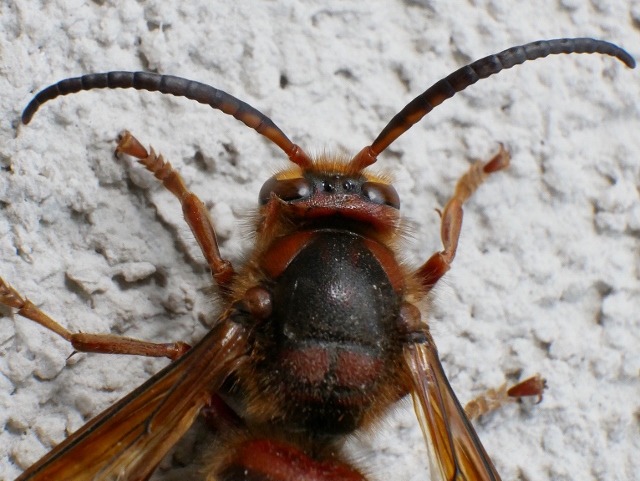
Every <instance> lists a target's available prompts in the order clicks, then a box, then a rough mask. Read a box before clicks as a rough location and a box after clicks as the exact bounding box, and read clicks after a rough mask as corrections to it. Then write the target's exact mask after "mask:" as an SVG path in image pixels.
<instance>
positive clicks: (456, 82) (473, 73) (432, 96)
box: [351, 38, 636, 171]
mask: <svg viewBox="0 0 640 481" xmlns="http://www.w3.org/2000/svg"><path fill="white" fill-rule="evenodd" d="M561 53H567V54H569V53H601V54H605V55H611V56H612V57H616V58H617V59H618V60H620V61H622V62H623V63H624V64H625V65H626V66H627V67H629V68H635V66H636V62H635V60H634V59H633V57H631V55H629V54H628V53H627V52H626V51H624V50H622V49H621V48H620V47H617V46H616V45H613V44H612V43H609V42H603V41H601V40H594V39H592V38H561V39H555V40H540V41H537V42H532V43H527V44H525V45H520V46H517V47H511V48H509V49H507V50H504V51H502V52H500V53H497V54H494V55H489V56H487V57H484V58H481V59H480V60H476V61H475V62H473V63H470V64H469V65H466V66H464V67H462V68H460V69H458V70H456V71H455V72H453V73H452V74H450V75H448V76H446V77H445V78H443V79H441V80H438V81H437V82H436V83H435V84H433V85H432V86H431V87H429V88H428V89H427V90H425V91H424V93H422V94H420V95H418V96H417V97H416V98H415V99H413V100H412V101H411V102H409V103H408V104H407V105H406V106H405V107H404V108H403V109H402V110H401V111H400V112H398V113H397V114H396V115H395V117H393V118H392V119H391V121H390V122H389V123H388V124H387V126H386V127H385V128H384V129H382V132H380V135H378V137H377V138H376V139H375V140H374V141H373V143H372V144H371V145H370V146H368V147H365V148H364V149H362V150H361V151H360V152H359V153H358V154H357V155H356V156H355V157H354V158H353V159H352V160H351V168H352V169H353V170H356V171H357V170H360V169H363V168H364V167H366V166H368V165H371V164H373V163H374V162H375V161H376V158H377V156H378V155H379V154H380V153H381V152H382V151H383V150H384V149H386V148H387V147H389V145H391V143H392V142H393V141H394V140H396V139H397V138H398V137H400V136H401V135H402V134H403V133H405V132H406V131H407V130H409V129H410V128H411V127H412V126H413V125H414V124H416V123H417V122H419V121H420V120H421V119H422V117H424V116H425V115H427V114H428V113H429V112H431V111H432V110H433V109H434V107H436V106H438V105H440V104H441V103H442V102H444V101H445V100H447V99H449V98H451V97H453V96H454V95H455V94H456V93H457V92H460V91H462V90H464V89H466V88H467V87H468V86H469V85H473V84H474V83H476V82H477V81H478V80H480V79H484V78H487V77H489V76H491V75H493V74H496V73H498V72H500V71H501V70H504V69H508V68H511V67H514V66H516V65H520V64H521V63H524V62H526V61H527V60H536V59H539V58H544V57H546V56H547V55H557V54H561Z"/></svg>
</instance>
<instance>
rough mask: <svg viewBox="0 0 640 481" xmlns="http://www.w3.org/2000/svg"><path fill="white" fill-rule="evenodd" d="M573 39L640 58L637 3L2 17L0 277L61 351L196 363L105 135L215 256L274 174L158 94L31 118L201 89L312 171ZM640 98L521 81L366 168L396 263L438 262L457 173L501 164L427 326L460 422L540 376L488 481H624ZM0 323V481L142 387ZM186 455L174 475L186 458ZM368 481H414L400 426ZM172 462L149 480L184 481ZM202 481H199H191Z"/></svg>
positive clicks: (498, 2)
mask: <svg viewBox="0 0 640 481" xmlns="http://www.w3.org/2000/svg"><path fill="white" fill-rule="evenodd" d="M563 36H593V37H597V38H602V39H607V40H610V41H613V42H616V43H618V44H620V45H621V46H624V47H625V48H627V49H628V50H629V51H630V53H631V54H632V55H635V56H636V58H638V57H640V2H638V1H625V0H616V1H604V0H591V1H581V0H532V1H528V2H510V1H507V0H504V1H503V0H494V1H488V0H468V1H464V0H446V1H445V0H413V1H411V0H405V1H404V2H403V1H391V0H388V1H377V0H375V1H373V0H372V1H367V2H357V1H336V0H334V1H329V2H319V1H316V2H311V1H310V2H296V1H292V0H278V1H264V2H256V1H247V2H222V1H213V2H212V1H206V0H199V1H194V2H183V1H179V0H169V1H140V2H118V1H109V0H107V1H104V0H103V1H97V0H96V1H93V2H92V1H81V0H76V1H73V0H69V1H63V0H57V1H34V0H20V1H14V2H2V3H1V4H0V92H1V95H0V259H1V260H0V275H1V276H2V277H4V278H5V279H6V280H7V281H8V282H10V283H12V284H13V285H15V286H16V287H17V288H18V289H19V290H20V291H21V292H22V293H23V294H24V295H27V296H28V297H29V298H30V299H32V300H33V301H34V302H35V303H36V304H37V305H38V306H40V307H41V308H42V309H44V310H45V311H46V312H48V313H49V314H50V315H52V316H53V317H54V318H56V319H57V320H59V322H60V323H62V324H63V325H65V326H68V327H69V328H70V329H72V330H82V331H84V332H113V333H119V334H125V335H127V336H132V337H138V338H142V339H148V340H154V341H172V340H184V341H187V342H196V341H197V340H198V339H199V338H200V337H201V336H202V335H203V333H204V332H206V325H208V324H210V323H211V321H212V319H213V318H214V312H215V309H214V303H213V302H212V300H211V298H210V296H209V295H208V286H209V284H210V280H209V275H208V273H207V270H206V269H205V267H203V259H202V256H201V255H200V254H199V252H198V248H197V246H196V244H195V242H194V241H193V238H192V236H191V235H190V233H189V231H188V229H187V228H186V227H185V226H184V225H183V222H182V221H181V215H180V210H179V207H178V204H177V202H175V201H174V199H173V198H172V197H171V195H170V194H169V193H168V192H166V191H164V190H163V189H162V188H161V187H160V186H159V185H158V184H157V182H156V181H155V180H154V179H153V178H151V176H150V175H148V174H147V173H145V172H143V171H142V170H141V169H140V168H139V167H137V166H135V165H133V164H132V163H131V162H126V161H118V160H116V159H114V157H113V155H112V150H113V148H114V145H115V144H114V138H115V137H116V134H117V133H118V132H119V131H120V130H121V129H123V128H125V127H126V128H128V129H130V130H131V131H133V132H134V133H135V134H136V136H138V137H139V138H140V139H141V140H143V141H144V142H145V143H150V144H153V146H154V147H155V148H156V149H157V150H159V151H161V152H163V153H164V154H165V156H166V157H167V158H168V159H170V160H171V162H172V163H173V164H174V165H175V166H176V167H177V168H178V169H179V171H180V172H181V173H182V175H183V176H184V178H185V180H186V182H187V184H188V185H189V186H190V187H191V188H192V190H194V191H195V192H196V193H197V194H198V195H200V196H201V198H202V199H203V200H204V202H205V203H206V205H207V206H208V207H209V209H210V211H211V213H212V216H213V218H214V219H215V223H216V227H217V229H218V233H219V236H220V241H221V249H222V252H223V254H224V255H225V256H226V257H228V258H229V259H231V260H232V261H234V262H236V263H237V262H240V261H241V259H242V252H243V251H245V250H246V249H249V248H250V246H251V240H250V237H249V236H247V235H246V228H245V227H243V225H244V224H243V223H245V224H246V222H245V221H246V218H247V213H248V212H251V209H252V208H253V207H254V206H255V202H256V198H257V193H258V191H259V189H260V186H261V183H262V182H263V181H264V180H265V179H266V178H268V176H269V175H271V172H272V171H273V170H274V169H277V168H278V167H279V166H283V165H285V164H286V162H285V160H284V159H283V155H282V154H281V153H280V152H279V151H278V149H277V148H275V147H274V146H272V145H270V144H269V143H268V142H267V141H265V140H264V139H263V138H261V137H260V136H259V135H257V134H256V133H255V132H253V131H251V130H250V129H247V128H246V127H244V126H243V125H242V124H240V123H238V122H237V121H235V120H234V119H232V118H229V117H226V116H224V115H223V114H221V113H218V112H214V111H212V110H210V109H208V108H207V107H204V106H201V105H198V104H195V103H193V102H189V101H186V100H179V99H175V98H168V97H166V96H162V95H160V94H157V93H156V94H152V93H138V92H128V91H111V92H91V93H83V94H79V95H74V96H72V97H68V98H64V99H60V100H56V101H55V102H52V103H50V104H48V105H46V106H45V107H44V108H43V109H42V110H41V111H40V112H38V114H37V116H36V117H35V119H34V121H33V122H32V124H30V125H29V126H28V127H26V128H25V127H22V128H20V129H18V128H17V127H18V118H19V114H20V112H21V110H22V108H24V106H25V105H26V104H27V102H28V101H29V99H30V97H31V96H32V94H33V93H34V92H35V91H37V90H39V89H41V88H43V87H45V86H47V85H49V84H50V83H52V82H53V81H57V80H60V79H62V78H66V77H70V76H76V75H80V74H84V73H89V72H101V71H108V70H119V69H122V70H124V69H130V70H141V69H143V70H151V71H158V72H162V73H169V74H177V75H182V76H185V77H188V78H192V79H196V80H200V81H203V82H207V83H210V84H212V85H214V86H216V87H218V88H221V89H223V90H226V91H228V92H230V93H232V94H233V95H236V96H237V97H239V98H241V99H243V100H245V101H247V102H249V103H251V104H252V105H254V106H256V107H257V108H259V109H261V110H262V111H263V112H265V113H266V114H267V115H269V116H271V117H272V118H273V119H274V120H275V122H276V123H277V124H278V125H279V126H280V127H281V128H282V129H283V130H284V131H285V132H286V133H287V135H288V136H289V137H290V138H292V139H293V140H294V141H295V142H297V143H299V144H301V145H303V146H304V147H305V148H307V150H309V151H314V152H323V151H328V152H341V151H346V152H351V153H354V152H356V151H357V150H359V149H360V148H361V147H363V146H364V145H366V144H367V143H369V142H370V141H371V140H372V139H373V138H374V137H375V135H377V133H378V132H379V130H380V129H381V128H382V127H383V126H384V124H385V123H386V122H387V120H388V119H389V118H390V117H391V116H392V115H393V114H394V113H395V112H396V111H398V110H399V109H400V108H401V107H402V106H403V105H404V104H405V103H406V102H408V101H409V100H411V99H412V98H413V97H414V96H416V95H418V94H419V93H421V92H422V91H423V90H424V89H426V88H427V87H428V86H429V85H431V83H433V82H434V81H436V80H438V79H440V78H441V77H443V76H445V75H446V74H448V73H450V72H451V71H453V70H455V69H457V68H458V67H460V66H462V65H464V64H466V63H468V62H469V61H472V60H475V59H476V58H479V57H482V56H485V55H487V54H490V53H494V52H498V51H500V50H502V49H504V48H507V47H509V46H512V45H517V44H521V43H525V42H528V41H532V40H537V39H541V38H556V37H563ZM639 74H640V72H638V71H631V70H628V69H626V68H625V67H624V66H623V65H622V64H621V63H619V62H617V61H615V60H613V59H611V58H607V57H601V56H586V55H575V56H572V57H571V58H569V57H562V58H559V57H555V58H548V59H544V60H539V61H536V62H532V63H528V64H525V65H524V66H521V67H518V68H515V69H513V70H510V71H505V72H503V73H501V74H500V75H498V76H496V77H492V78H491V79H488V80H485V81H482V82H480V83H479V84H477V85H475V86H473V87H471V88H470V89H468V90H467V91H465V92H463V93H462V94H460V95H458V96H457V97H456V98H454V99H452V100H449V101H447V102H446V103H445V104H443V105H442V106H440V107H439V108H438V109H437V110H435V111H434V112H433V113H431V114H430V115H429V116H428V117H427V118H425V119H424V120H423V121H422V122H421V123H420V124H419V125H418V126H416V127H415V128H414V129H412V130H411V131H410V132H409V133H407V134H405V135H404V136H403V137H402V138H401V139H400V140H398V141H397V142H395V143H394V144H393V145H392V147H391V148H389V149H388V151H387V152H386V153H385V154H384V155H383V156H382V158H381V159H380V162H379V164H380V167H381V168H383V169H386V170H389V171H391V172H393V173H394V174H395V176H396V178H397V188H398V190H399V192H400V195H401V198H402V201H403V213H404V215H405V216H406V217H407V218H408V219H410V220H412V221H413V225H414V229H413V237H412V239H411V240H410V241H409V242H408V243H407V246H406V249H405V251H406V257H407V259H408V260H409V261H411V262H413V263H415V264H418V263H419V262H420V261H422V260H424V259H426V258H427V257H428V256H429V255H430V254H431V253H432V252H434V251H436V250H438V249H440V242H439V226H438V216H437V214H436V213H435V211H434V209H435V208H437V207H441V206H442V205H444V202H446V199H447V198H448V196H449V195H450V194H451V192H452V190H453V187H454V184H455V180H456V178H457V177H458V176H460V175H461V174H462V173H463V172H464V171H465V169H466V168H467V167H468V165H469V163H470V162H471V161H472V160H474V159H478V158H488V157H489V156H490V155H492V153H494V152H495V151H496V149H497V142H499V141H500V142H503V143H504V144H505V146H506V147H507V148H508V149H509V150H510V152H511V153H512V156H513V165H512V167H511V168H510V169H509V170H508V171H507V172H504V173H501V174H500V175H496V176H495V177H494V178H492V179H491V180H490V181H489V182H488V183H487V184H486V185H485V186H483V188H482V189H481V190H480V191H479V192H478V193H477V195H476V196H474V198H473V200H472V201H471V202H470V203H469V204H468V206H467V207H466V216H465V223H464V229H463V233H462V238H461V242H460V249H459V251H458V256H457V258H456V261H455V265H454V268H453V270H452V271H451V272H450V273H449V274H448V275H447V277H446V279H445V280H444V282H442V285H441V286H439V288H438V292H437V296H436V302H435V305H434V308H433V312H430V313H428V317H429V319H430V322H431V327H432V330H433V332H434V335H435V338H436V341H437V343H438V346H439V349H440V353H441V357H442V359H443V363H444V366H445V369H446V371H447V373H448V375H449V379H450V380H451V383H452V385H453V386H454V389H455V390H456V392H457V393H458V396H459V398H460V399H461V400H462V401H463V402H465V401H466V400H469V399H470V398H472V397H473V396H474V395H477V394H478V393H480V392H482V391H483V390H485V389H487V388H489V387H494V386H498V385H500V384H501V383H502V382H503V381H504V380H505V379H508V380H509V381H514V380H516V379H517V378H519V377H524V376H527V375H530V374H533V373H535V372H540V373H542V374H543V375H544V376H546V377H547V378H548V380H549V389H548V392H547V393H546V395H545V398H544V401H543V402H542V403H541V404H540V405H537V406H533V405H531V404H524V405H521V406H518V405H510V406H507V407H506V408H504V409H502V410H500V411H498V412H495V413H493V414H491V415H488V416H486V417H484V418H483V419H482V420H481V421H480V423H479V424H477V429H478V433H479V435H480V437H481V438H482V440H483V442H484V444H485V447H486V449H487V451H488V452H489V453H490V454H491V457H492V459H493V460H494V462H495V464H496V466H497V468H498V470H499V471H500V472H501V473H502V475H503V479H522V480H529V481H543V480H595V479H598V480H640V455H639V453H640V433H639V431H640V424H639V423H640V421H639V416H640V412H639V409H640V401H639V399H640V378H639V370H640V314H639V313H640V281H639V279H638V275H639V274H638V273H639V270H640V253H639V235H640V198H639V194H638V189H639V187H640V156H639V154H638V152H640V77H639ZM70 353H71V349H70V347H69V346H68V345H67V343H66V342H64V341H62V340H61V339H60V338H57V337H56V336H54V335H52V334H51V333H49V332H46V331H45V330H44V329H42V328H40V327H39V326H36V325H34V324H33V323H30V322H28V321H25V320H23V319H20V318H18V317H16V316H15V315H13V314H12V313H11V312H10V310H8V309H5V308H0V479H1V480H12V479H14V478H15V477H16V476H17V475H18V474H19V473H20V472H21V471H22V470H23V469H25V468H27V467H28V466H29V465H31V464H32V463H33V462H35V461H36V460H37V459H38V458H40V457H41V456H42V455H43V454H44V453H46V452H47V451H48V450H49V449H50V448H51V447H52V446H54V445H55V444H56V443H58V442H60V441H62V440H63V439H64V438H65V436H66V435H67V434H68V433H70V432H73V431H74V430H76V429H78V428H79V427H81V426H82V424H83V423H84V422H85V421H86V420H87V419H89V418H90V417H92V416H95V415H96V414H98V413H99V412H101V411H102V410H103V409H105V408H106V407H107V406H109V405H110V404H111V403H113V402H115V401H116V400H117V399H119V398H120V397H122V396H123V395H124V394H125V393H127V392H128V391H130V390H132V389H133V388H134V387H136V386H137V385H138V384H140V383H141V382H142V381H143V380H145V379H146V378H148V377H149V376H150V375H151V374H152V373H154V372H156V371H157V370H158V369H160V367H161V366H162V365H163V364H164V362H163V361H158V360H149V359H137V358H131V357H118V356H101V355H76V356H74V357H72V358H70V359H67V357H68V356H69V354H70ZM201 435H202V433H198V432H196V433H195V434H194V433H190V434H189V437H188V438H187V439H186V440H185V441H184V442H183V443H182V444H181V447H180V449H179V450H178V452H177V454H176V455H175V458H177V459H178V460H180V459H182V460H184V459H189V458H190V457H191V455H190V451H191V446H192V444H193V443H195V444H196V445H197V446H200V443H199V442H198V441H197V440H198V439H199V436H201ZM351 449H352V452H353V453H354V457H356V458H357V459H359V461H360V462H361V464H362V465H364V466H366V467H367V468H366V470H367V472H369V473H371V478H372V479H380V480H390V479H391V480H396V479H397V480H422V479H425V477H426V474H425V473H426V469H427V467H426V451H425V449H424V445H423V441H422V436H421V433H420V430H419V428H418V425H417V424H416V421H415V417H414V415H413V413H412V411H411V406H410V404H409V403H404V404H402V405H401V406H400V407H399V408H398V409H397V410H396V411H394V413H392V414H391V415H390V416H389V417H388V419H387V420H386V421H385V422H384V423H383V424H382V426H380V427H379V429H377V430H376V432H375V434H374V435H366V436H362V437H360V438H359V439H356V440H354V441H353V442H352V447H351ZM176 464H179V462H175V459H174V461H172V460H167V461H166V462H165V463H163V469H162V470H161V471H160V472H159V473H157V474H156V475H155V476H156V477H157V478H154V479H180V478H181V477H182V476H184V474H185V469H184V468H175V467H173V468H172V467H171V466H172V465H176ZM196 479H197V478H196Z"/></svg>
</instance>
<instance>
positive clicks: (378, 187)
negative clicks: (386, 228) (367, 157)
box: [362, 182, 400, 209]
mask: <svg viewBox="0 0 640 481" xmlns="http://www.w3.org/2000/svg"><path fill="white" fill-rule="evenodd" d="M362 195H364V196H365V197H366V198H367V199H369V201H370V202H372V203H374V204H380V205H388V206H391V207H393V208H395V209H399V208H400V197H398V193H397V192H396V189H394V188H393V186H392V185H389V184H380V183H379V182H365V183H364V184H362Z"/></svg>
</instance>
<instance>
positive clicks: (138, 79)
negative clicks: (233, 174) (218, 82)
mask: <svg viewBox="0 0 640 481" xmlns="http://www.w3.org/2000/svg"><path fill="white" fill-rule="evenodd" d="M104 88H108V89H128V88H134V89H136V90H147V91H149V92H156V91H158V92H162V93H163V94H171V95H175V96H176V97H186V98H188V99H190V100H195V101H196V102H200V103H201V104H207V105H209V106H210V107H213V108H214V109H218V110H221V111H222V112H224V113H225V114H227V115H232V116H233V117H235V118H236V119H238V120H239V121H240V122H242V123H243V124H245V125H246V126H247V127H251V128H252V129H254V130H255V131H256V132H258V133H259V134H262V135H264V136H265V137H266V138H268V139H269V140H270V141H272V142H273V143H274V144H276V145H277V146H278V147H280V148H281V149H282V150H283V151H284V153H285V154H287V156H288V157H289V160H291V162H294V163H295V164H298V165H299V166H300V167H302V168H303V169H304V168H308V167H310V166H311V165H312V161H311V159H310V158H309V156H308V155H307V154H305V153H304V151H303V150H302V149H301V148H300V147H299V146H298V145H296V144H294V143H293V142H291V141H290V140H289V139H288V138H287V136H286V135H285V134H284V133H283V132H282V131H281V130H280V129H279V128H278V126H277V125H276V124H274V123H273V121H272V120H271V119H270V118H269V117H267V116H266V115H264V114H263V113H262V112H260V111H259V110H257V109H255V108H253V107H252V106H251V105H249V104H247V103H245V102H243V101H242V100H239V99H237V98H235V97H234V96H233V95H230V94H228V93H226V92H223V91H222V90H218V89H216V88H214V87H211V86H210V85H207V84H203V83H200V82H195V81H193V80H187V79H184V78H181V77H174V76H172V75H159V74H155V73H148V72H107V73H94V74H89V75H83V76H82V77H75V78H69V79H65V80H62V81H60V82H58V83H57V84H54V85H51V86H49V87H47V88H46V89H44V90H41V91H40V92H39V93H38V94H37V95H36V96H35V97H34V98H33V100H31V102H29V105H27V108H26V109H24V112H22V123H23V124H25V125H26V124H28V123H29V122H30V121H31V119H32V118H33V116H34V114H35V113H36V111H37V110H38V109H39V108H40V106H41V105H42V104H44V103H45V102H48V101H49V100H53V99H55V98H56V97H59V96H61V95H68V94H74V93H76V92H80V91H82V90H93V89H104Z"/></svg>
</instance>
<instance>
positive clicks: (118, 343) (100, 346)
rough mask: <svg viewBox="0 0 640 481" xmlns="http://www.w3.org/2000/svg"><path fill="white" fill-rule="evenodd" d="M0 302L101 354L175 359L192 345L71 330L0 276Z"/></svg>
mask: <svg viewBox="0 0 640 481" xmlns="http://www.w3.org/2000/svg"><path fill="white" fill-rule="evenodd" d="M0 304H4V305H6V306H9V307H13V308H14V309H18V314H20V315H21V316H22V317H26V318H27V319H31V320H32V321H35V322H37V323H38V324H40V325H41V326H43V327H46V328H47V329H49V330H50V331H53V332H55V333H56V334H58V335H59V336H60V337H62V338H64V339H66V340H67V341H69V342H70V343H71V345H72V346H73V348H74V349H75V350H76V351H78V352H97V353H104V354H130V355H136V356H148V357H168V358H169V359H171V360H175V359H178V358H179V357H180V356H182V355H183V354H184V353H185V352H187V351H188V350H189V349H190V348H191V346H189V345H188V344H186V343H184V342H175V343H166V344H159V343H153V342H146V341H140V340H138V339H131V338H129V337H122V336H114V335H112V334H85V333H82V332H81V333H72V332H70V331H69V330H67V329H65V328H64V327H62V326H61V325H60V324H58V323H57V322H56V321H54V320H53V319H51V318H50V317H49V316H48V315H46V314H45V313H44V312H42V311H41V310H40V309H39V308H38V307H36V305H35V304H33V302H31V301H30V300H29V299H25V298H23V297H22V296H21V295H20V294H19V293H18V291H16V290H15V289H14V288H13V287H11V286H10V285H9V284H7V283H6V282H5V281H4V279H2V278H1V277H0Z"/></svg>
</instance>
